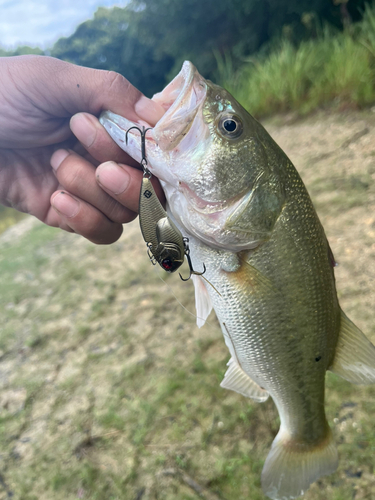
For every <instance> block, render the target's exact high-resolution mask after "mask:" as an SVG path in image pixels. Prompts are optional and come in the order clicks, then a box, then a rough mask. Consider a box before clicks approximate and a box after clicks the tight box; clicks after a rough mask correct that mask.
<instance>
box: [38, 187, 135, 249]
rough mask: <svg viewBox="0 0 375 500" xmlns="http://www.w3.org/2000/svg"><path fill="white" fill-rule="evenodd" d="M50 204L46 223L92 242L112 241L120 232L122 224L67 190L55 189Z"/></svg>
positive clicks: (105, 243)
mask: <svg viewBox="0 0 375 500" xmlns="http://www.w3.org/2000/svg"><path fill="white" fill-rule="evenodd" d="M51 206H52V209H51V210H50V212H49V214H48V216H47V220H46V223H47V224H49V225H51V226H55V227H60V228H61V229H65V230H66V231H69V232H75V233H77V234H80V235H82V236H83V237H85V238H87V239H88V240H90V241H92V242H93V243H96V244H102V245H103V244H104V245H107V244H110V243H114V242H115V241H117V240H118V239H119V237H120V236H121V234H122V224H120V223H117V222H112V221H110V220H109V219H108V218H107V217H106V216H105V215H104V214H103V213H102V212H100V211H99V210H97V209H96V208H95V207H93V206H92V205H90V204H89V203H86V202H84V201H83V200H80V199H78V198H76V197H75V196H72V195H71V194H69V193H68V192H67V191H55V192H54V193H53V194H52V196H51ZM135 215H136V214H134V217H135Z"/></svg>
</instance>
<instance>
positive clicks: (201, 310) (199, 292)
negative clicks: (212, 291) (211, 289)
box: [191, 274, 212, 328]
mask: <svg viewBox="0 0 375 500" xmlns="http://www.w3.org/2000/svg"><path fill="white" fill-rule="evenodd" d="M191 279H192V280H193V283H194V289H195V310H196V312H197V326H198V328H200V327H201V326H203V325H204V324H205V322H206V319H207V318H208V316H209V315H210V312H211V311H212V302H211V298H210V295H209V293H208V291H207V288H206V286H205V284H204V281H203V278H202V277H201V276H198V275H196V274H193V275H192V276H191Z"/></svg>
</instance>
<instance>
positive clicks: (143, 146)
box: [125, 125, 152, 174]
mask: <svg viewBox="0 0 375 500" xmlns="http://www.w3.org/2000/svg"><path fill="white" fill-rule="evenodd" d="M133 128H135V129H136V130H138V132H139V133H140V134H141V154H142V160H141V165H142V167H143V170H147V173H149V174H151V172H150V171H149V170H148V168H146V165H147V158H146V132H147V131H148V130H151V129H152V127H149V128H145V127H144V125H143V126H142V130H141V129H140V128H139V127H137V126H135V125H134V126H133V127H130V128H128V130H127V131H126V133H125V144H126V145H128V133H129V132H130V130H132V129H133Z"/></svg>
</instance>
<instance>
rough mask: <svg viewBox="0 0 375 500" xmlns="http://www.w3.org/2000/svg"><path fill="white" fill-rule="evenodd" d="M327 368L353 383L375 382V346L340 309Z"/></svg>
mask: <svg viewBox="0 0 375 500" xmlns="http://www.w3.org/2000/svg"><path fill="white" fill-rule="evenodd" d="M329 370H330V371H331V372H333V373H336V374H337V375H340V377H342V378H344V379H345V380H348V381H349V382H352V383H353V384H374V383H375V347H374V346H373V344H372V343H371V342H370V341H369V340H368V338H367V337H365V335H364V334H363V333H362V332H361V330H360V329H359V328H357V327H356V326H355V324H354V323H352V322H351V321H350V319H349V318H348V317H347V316H346V315H345V314H344V313H343V312H342V311H341V329H340V333H339V338H338V341H337V346H336V353H335V358H334V360H333V363H332V366H330V367H329Z"/></svg>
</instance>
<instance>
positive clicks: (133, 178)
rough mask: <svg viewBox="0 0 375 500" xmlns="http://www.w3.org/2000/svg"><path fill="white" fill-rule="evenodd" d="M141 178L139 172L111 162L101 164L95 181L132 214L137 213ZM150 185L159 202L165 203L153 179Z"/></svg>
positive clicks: (162, 194)
mask: <svg viewBox="0 0 375 500" xmlns="http://www.w3.org/2000/svg"><path fill="white" fill-rule="evenodd" d="M142 177H143V173H142V172H141V171H139V170H135V169H134V168H132V167H129V166H128V165H124V164H117V163H115V162H113V161H107V162H105V163H102V164H101V165H99V167H98V168H97V169H96V180H97V182H98V183H99V185H100V186H101V187H102V188H103V189H104V191H106V192H107V193H108V194H110V195H111V196H112V197H113V198H114V199H115V200H117V201H118V202H119V203H121V205H123V206H125V207H127V208H128V209H129V210H132V211H133V212H138V205H139V193H140V190H141V183H142ZM152 184H153V187H154V189H155V192H156V194H157V195H158V197H159V199H160V200H161V202H162V203H165V197H164V193H163V190H162V189H161V186H160V183H159V181H158V180H157V179H156V178H155V177H153V178H152Z"/></svg>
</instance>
